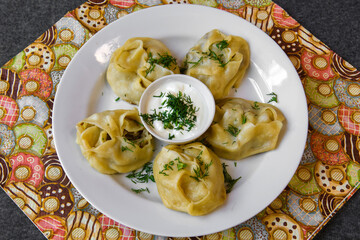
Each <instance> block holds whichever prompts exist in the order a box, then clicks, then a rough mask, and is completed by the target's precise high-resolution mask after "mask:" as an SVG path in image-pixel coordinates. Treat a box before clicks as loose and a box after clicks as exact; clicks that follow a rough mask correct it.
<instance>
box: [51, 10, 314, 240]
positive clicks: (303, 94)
mask: <svg viewBox="0 0 360 240" xmlns="http://www.w3.org/2000/svg"><path fill="white" fill-rule="evenodd" d="M175 8H177V11H186V9H188V8H190V9H191V8H194V9H196V8H197V9H206V10H205V11H213V12H214V13H215V12H217V13H219V14H220V13H221V14H225V15H233V14H231V13H229V12H227V11H225V10H221V9H217V8H213V7H208V6H202V5H194V4H185V5H159V6H154V7H150V8H146V9H142V10H141V11H137V12H133V13H131V14H129V15H127V16H124V17H122V18H120V19H118V20H116V21H114V22H112V23H111V24H109V25H108V26H106V27H104V28H103V29H102V30H100V31H99V32H98V33H97V34H95V35H94V36H93V37H92V38H90V39H89V40H88V41H87V42H85V44H84V45H83V46H82V47H81V48H80V49H79V51H78V52H77V53H76V55H75V57H74V58H73V59H72V61H71V62H70V64H69V65H68V66H67V68H66V70H65V72H64V74H63V76H62V80H63V79H64V78H66V77H67V75H68V74H69V71H70V70H68V69H71V68H72V65H74V64H76V61H74V59H75V60H76V59H77V58H78V57H79V56H80V55H81V54H82V53H83V52H84V51H85V50H84V49H86V48H85V47H86V44H88V45H89V44H90V43H91V42H92V41H96V39H97V38H100V37H97V36H100V35H101V32H104V31H105V29H108V28H109V26H111V25H112V24H114V23H116V22H118V21H123V19H125V18H130V17H131V18H132V17H136V16H137V15H143V14H144V11H147V12H152V11H161V10H159V9H165V10H163V11H165V12H167V11H169V10H167V9H175ZM179 8H182V9H179ZM172 11H173V10H172ZM233 17H236V18H237V19H238V20H239V21H243V22H244V23H245V24H249V25H251V26H253V27H255V28H256V26H254V25H253V24H252V23H250V22H248V21H246V20H245V19H243V18H241V17H239V16H235V15H233ZM255 28H253V29H255ZM256 29H258V28H256ZM257 31H258V32H259V33H260V32H261V33H262V34H263V35H264V36H265V37H267V38H269V39H271V38H270V36H269V35H267V34H266V33H265V32H263V31H262V30H260V29H258V30H257ZM271 41H273V40H272V39H271ZM273 43H274V44H275V45H274V46H276V47H277V48H278V50H281V51H279V54H282V55H283V56H282V57H283V58H284V57H285V59H287V61H288V62H289V63H291V61H290V59H289V58H288V56H287V55H286V54H285V52H283V51H282V49H281V48H280V47H279V46H278V45H277V44H276V43H275V42H273ZM291 66H293V65H292V63H291ZM292 72H293V73H295V75H294V76H297V80H298V83H299V84H300V85H301V81H300V78H299V76H298V74H297V72H296V70H295V68H293V69H292ZM292 77H293V76H292ZM62 82H63V81H60V83H59V85H58V88H57V93H58V92H62V91H63V90H62V89H63V87H62V86H64V84H61V83H62ZM301 90H302V91H301V92H302V94H301V95H302V98H303V99H304V100H305V101H304V103H303V106H306V97H305V92H304V90H303V88H302V86H301ZM57 99H59V98H56V97H55V101H54V107H53V118H54V119H53V134H54V140H55V148H56V150H57V151H56V153H57V155H58V157H59V160H60V162H61V164H62V167H63V169H64V171H65V173H66V175H67V176H68V178H69V179H70V181H71V183H72V184H73V186H74V187H75V188H76V189H77V190H78V191H79V192H80V193H81V195H83V196H84V197H85V198H86V199H87V201H89V203H90V204H92V205H93V206H94V207H95V208H97V209H100V208H98V207H97V204H93V203H92V201H91V199H90V200H89V199H88V198H87V197H86V196H87V194H86V193H84V192H83V191H82V190H81V189H80V188H79V186H78V184H77V180H75V181H73V176H70V175H69V174H68V170H67V168H66V167H65V165H66V164H65V165H64V164H63V160H62V157H61V155H62V153H60V151H58V149H61V147H59V145H58V144H57V141H56V138H57V137H56V136H57V134H58V133H57V132H58V131H57V127H56V126H57V119H58V118H56V116H57V111H56V109H57V106H58V105H60V102H59V101H60V100H57ZM307 113H308V112H307V107H306V116H304V117H305V118H306V121H304V122H306V129H304V131H306V132H307V128H308V115H307ZM59 121H60V120H59ZM306 136H307V133H306V134H305V138H304V139H303V146H301V148H302V149H304V147H305V144H306ZM302 152H303V151H302ZM301 156H302V154H300V156H299V159H298V162H297V164H296V167H295V168H294V169H292V170H293V171H291V172H292V174H291V176H293V174H294V173H295V171H296V169H297V166H298V165H299V163H300V160H301ZM294 165H295V164H294ZM290 180H291V177H290V178H289V179H288V181H286V183H284V186H283V189H284V188H285V187H286V186H287V184H288V182H289V181H290ZM281 192H282V191H280V192H278V193H277V194H273V195H275V197H274V198H273V199H272V200H271V201H269V202H268V204H270V203H271V202H272V201H273V200H274V199H275V198H276V197H277V196H278V195H279V194H280V193H281ZM268 204H267V205H265V206H264V207H266V206H268ZM99 211H100V210H99ZM259 211H261V209H260V210H259ZM101 212H102V213H103V214H106V215H107V216H109V217H111V214H108V213H105V212H103V211H102V210H101ZM256 214H257V213H255V214H253V216H255V215H256ZM253 216H251V217H253ZM251 217H249V218H248V219H250V218H251ZM114 220H116V221H119V220H118V219H114ZM119 222H120V223H122V224H123V221H119ZM240 223H241V222H238V223H237V224H235V225H233V226H227V227H225V228H224V227H221V228H219V229H214V230H211V231H208V232H199V233H196V234H186V235H183V234H181V233H176V234H174V235H169V234H164V233H162V232H160V233H158V232H153V231H151V230H148V229H146V230H142V229H139V230H140V231H144V232H148V233H151V234H154V235H158V236H169V237H191V236H199V235H206V234H210V233H215V232H219V231H223V230H225V229H226V228H230V227H234V226H236V225H238V224H240ZM124 225H127V224H125V223H124ZM127 226H129V227H131V228H133V229H138V228H136V227H134V226H131V225H127Z"/></svg>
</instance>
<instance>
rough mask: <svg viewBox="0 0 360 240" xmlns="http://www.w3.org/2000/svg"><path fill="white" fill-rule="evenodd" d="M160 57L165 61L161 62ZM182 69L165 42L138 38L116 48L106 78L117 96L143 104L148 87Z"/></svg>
mask: <svg viewBox="0 0 360 240" xmlns="http://www.w3.org/2000/svg"><path fill="white" fill-rule="evenodd" d="M160 58H162V59H163V61H158V59H160ZM179 72H180V71H179V67H178V66H177V64H176V60H175V58H173V57H172V56H171V52H170V50H169V49H168V48H167V47H166V46H165V44H163V43H162V42H161V41H159V40H157V39H153V38H146V37H136V38H131V39H128V40H127V41H126V42H125V43H124V45H122V46H121V47H120V48H118V49H117V50H115V52H114V53H113V55H112V56H111V59H110V63H109V67H108V69H107V72H106V78H107V81H108V83H109V85H110V87H111V89H112V90H113V91H114V92H115V94H116V95H117V96H119V97H120V98H121V99H123V100H125V101H128V102H130V103H133V104H139V101H140V97H141V95H142V93H143V92H144V90H145V88H147V87H148V86H149V85H150V84H151V83H152V82H153V81H155V80H156V79H158V78H160V77H163V76H166V75H170V74H174V73H179Z"/></svg>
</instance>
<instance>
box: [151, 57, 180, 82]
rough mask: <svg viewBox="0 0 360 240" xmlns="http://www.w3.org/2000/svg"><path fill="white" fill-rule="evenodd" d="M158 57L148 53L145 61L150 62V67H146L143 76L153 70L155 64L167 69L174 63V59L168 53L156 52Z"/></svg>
mask: <svg viewBox="0 0 360 240" xmlns="http://www.w3.org/2000/svg"><path fill="white" fill-rule="evenodd" d="M158 56H159V58H154V57H153V54H152V53H151V52H149V53H148V60H147V62H148V63H149V64H150V67H149V68H148V69H146V71H145V73H146V75H145V77H146V76H147V75H148V74H149V73H151V72H152V71H154V69H155V64H158V65H161V66H163V67H165V68H167V69H170V66H171V65H175V66H177V65H176V59H175V58H174V57H173V56H171V55H169V54H168V53H164V54H160V53H158Z"/></svg>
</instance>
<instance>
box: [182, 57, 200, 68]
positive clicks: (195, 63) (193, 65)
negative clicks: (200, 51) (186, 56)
mask: <svg viewBox="0 0 360 240" xmlns="http://www.w3.org/2000/svg"><path fill="white" fill-rule="evenodd" d="M203 59H204V57H203V56H201V57H200V58H199V60H197V61H196V62H190V61H185V65H188V64H192V66H191V67H190V68H193V67H196V66H197V65H199V64H200V63H201V62H202V60H203Z"/></svg>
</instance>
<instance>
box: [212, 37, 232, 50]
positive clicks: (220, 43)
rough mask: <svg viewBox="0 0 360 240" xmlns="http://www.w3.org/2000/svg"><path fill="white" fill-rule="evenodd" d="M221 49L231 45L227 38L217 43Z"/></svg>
mask: <svg viewBox="0 0 360 240" xmlns="http://www.w3.org/2000/svg"><path fill="white" fill-rule="evenodd" d="M215 46H216V47H217V48H218V49H219V50H220V51H222V50H224V49H225V48H227V47H228V46H229V42H228V41H226V40H221V41H220V42H218V43H217V44H216V45H215Z"/></svg>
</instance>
